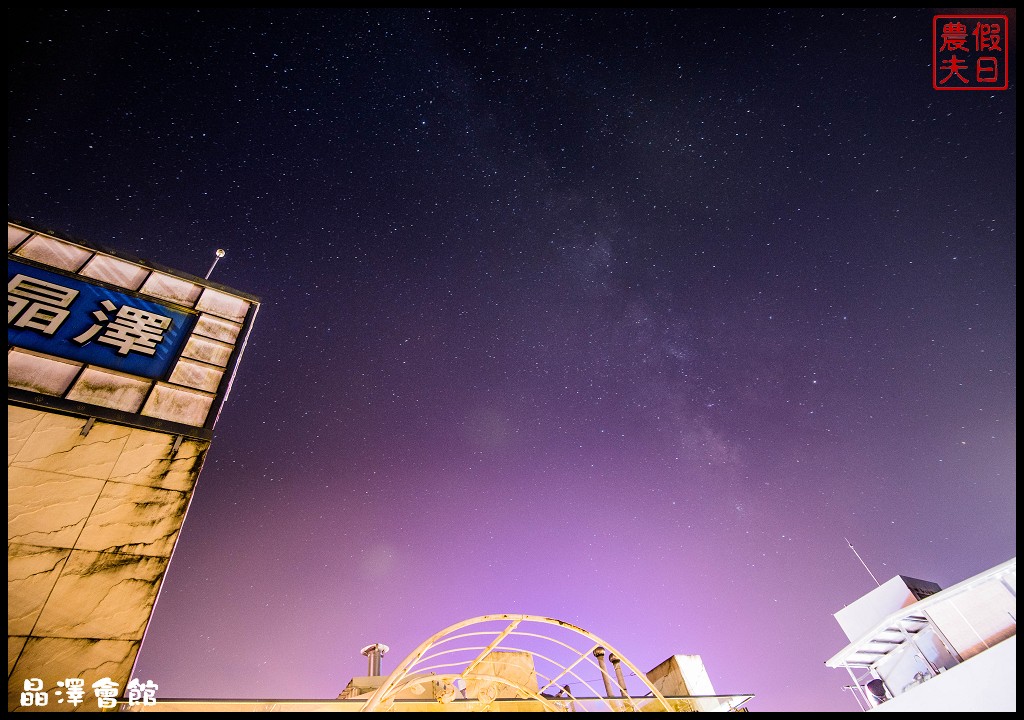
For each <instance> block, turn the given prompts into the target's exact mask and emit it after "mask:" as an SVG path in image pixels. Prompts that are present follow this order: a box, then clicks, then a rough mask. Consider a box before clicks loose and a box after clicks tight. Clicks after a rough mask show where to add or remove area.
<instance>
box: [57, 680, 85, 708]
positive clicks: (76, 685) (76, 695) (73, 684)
mask: <svg viewBox="0 0 1024 720" xmlns="http://www.w3.org/2000/svg"><path fill="white" fill-rule="evenodd" d="M57 685H59V686H61V687H63V688H64V697H65V698H66V699H67V701H68V705H74V706H75V707H78V706H79V705H81V704H82V700H83V699H84V698H85V680H83V679H82V678H67V679H65V680H64V681H63V682H61V681H60V680H58V681H57ZM57 692H60V691H59V690H58V691H57ZM59 702H64V701H63V700H60V701H59Z"/></svg>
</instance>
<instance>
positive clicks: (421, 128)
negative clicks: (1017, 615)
mask: <svg viewBox="0 0 1024 720" xmlns="http://www.w3.org/2000/svg"><path fill="white" fill-rule="evenodd" d="M937 12H940V11H939V10H933V9H917V10H888V11H887V10H884V9H877V8H876V9H870V10H859V9H858V10H847V11H845V12H843V11H838V10H828V11H821V10H797V11H781V10H734V9H731V10H704V11H692V10H675V11H672V10H622V9H614V10H605V11H597V10H583V9H578V10H551V11H547V10H530V9H517V10H501V11H497V10H496V11H488V10H481V9H463V10H455V9H438V10H426V9H379V10H339V9H296V10H289V9H240V10H217V9H211V10H205V9H204V10H198V9H174V10H166V9H165V10H139V9H117V10H102V9H83V10H65V9H54V8H41V9H35V10H17V11H10V10H9V11H8V184H9V187H8V202H7V207H8V218H9V220H14V221H21V222H24V223H27V224H29V225H31V226H33V227H36V228H37V229H49V230H52V231H54V232H56V233H58V234H62V235H64V236H68V237H72V238H81V239H83V240H86V241H89V242H92V243H95V244H99V245H101V246H106V247H110V248H113V249H116V250H119V251H123V252H125V253H128V254H133V255H135V256H137V257H140V258H142V259H145V260H149V261H152V262H155V263H159V264H162V265H166V266H169V267H172V268H175V269H178V270H181V271H184V272H187V273H191V274H193V275H197V276H199V277H202V276H203V275H205V273H206V271H207V270H208V269H209V267H210V265H211V263H212V261H213V259H214V251H215V250H216V249H217V248H219V247H222V248H224V249H226V250H227V255H226V257H224V258H223V259H222V260H221V261H220V262H219V263H218V264H217V266H216V268H215V270H214V273H213V275H212V277H211V279H212V280H215V281H217V282H220V283H223V284H225V285H228V286H230V287H233V288H236V289H238V290H242V291H245V292H248V293H252V294H254V295H257V296H258V297H260V299H261V301H262V306H261V308H260V311H259V314H258V315H257V317H256V321H255V325H254V327H253V331H252V334H251V336H250V340H249V344H248V346H247V348H246V351H245V354H244V356H243V358H242V361H241V364H240V366H239V369H238V372H237V375H236V379H235V384H234V387H233V389H232V393H231V395H230V397H229V398H228V401H227V403H226V405H225V406H224V409H223V412H222V413H221V416H220V420H219V424H218V425H217V427H216V430H215V433H214V440H213V445H212V447H211V450H210V452H209V455H208V457H207V461H206V464H205V466H204V468H203V471H202V475H201V477H200V480H199V483H198V486H197V489H196V492H195V495H194V497H193V500H192V503H191V506H190V508H189V512H188V516H187V518H186V520H185V524H184V526H183V529H182V531H181V535H180V538H179V542H178V544H177V547H176V549H175V552H174V556H173V559H172V561H171V564H170V568H169V570H168V573H167V575H166V577H165V581H164V585H163V589H162V591H161V594H160V597H159V600H158V602H157V605H156V609H155V612H154V615H153V619H152V622H151V624H150V626H149V629H148V632H147V635H146V638H145V641H144V643H143V646H142V650H141V652H140V655H139V661H138V664H137V667H136V671H135V675H136V676H137V677H139V678H141V679H143V680H146V679H149V680H152V681H153V682H155V683H156V684H157V685H159V688H160V690H159V691H158V696H159V697H165V698H170V697H214V698H216V697H221V698H232V697H236V698H244V697H250V698H334V697H336V696H337V695H338V693H339V692H340V691H341V689H342V688H343V687H344V685H345V683H346V682H347V681H348V680H349V678H350V677H352V676H353V675H363V674H365V672H366V660H365V658H363V657H362V656H360V655H359V649H360V648H361V647H363V646H364V645H367V644H369V643H373V642H383V643H387V644H388V645H390V646H391V653H390V654H389V655H388V656H386V657H385V658H384V662H383V666H384V670H385V671H390V670H391V669H393V668H394V667H395V666H396V665H397V664H398V663H399V662H400V661H401V660H402V659H403V658H404V657H405V655H406V654H407V653H408V652H409V651H411V650H412V649H413V648H414V647H415V646H416V645H418V644H419V643H420V642H421V641H422V640H424V639H426V637H428V636H429V635H431V634H432V633H434V632H436V631H438V630H441V629H442V628H444V627H446V626H448V625H450V624H452V623H455V622H457V621H460V620H463V619H467V618H470V617H474V616H478V615H483V614H488V613H503V612H512V613H529V614H535V615H547V616H552V617H556V618H559V619H562V620H565V621H568V622H571V623H574V624H576V625H579V626H581V627H583V628H586V629H587V630H590V631H592V632H594V633H596V634H597V635H598V636H600V637H602V638H603V639H605V640H607V641H608V642H609V643H610V644H611V645H613V646H615V647H616V648H618V649H620V650H621V651H622V652H623V653H624V654H625V656H626V657H627V658H628V659H629V660H631V661H632V662H634V663H635V664H636V665H638V666H639V667H640V668H641V669H645V670H646V669H648V668H651V667H654V666H655V665H656V664H658V663H659V662H661V661H662V660H664V659H665V658H667V657H668V656H669V655H672V654H675V653H682V654H690V653H694V654H699V655H701V656H702V657H703V659H704V663H705V665H706V667H707V669H708V672H709V674H710V676H711V679H712V681H713V683H714V685H715V689H716V690H717V691H718V692H720V693H723V694H726V693H736V694H739V693H753V694H755V695H756V697H755V698H754V699H753V700H752V701H751V702H750V703H749V704H748V707H749V708H750V709H751V710H753V711H775V710H824V711H856V710H857V709H858V706H857V703H856V701H855V700H854V698H853V697H852V695H851V694H850V693H849V692H847V691H844V690H843V686H844V685H846V684H848V683H849V681H850V680H849V677H848V676H847V674H846V673H845V672H843V671H841V670H831V669H829V668H827V667H825V665H824V662H825V660H827V659H828V658H829V657H831V656H832V655H833V654H835V653H836V652H838V651H839V650H840V649H842V648H843V646H845V645H846V643H847V640H846V637H845V635H844V634H843V633H842V631H841V630H840V628H839V625H838V624H837V623H836V621H835V618H834V617H833V613H835V612H836V611H837V610H839V609H841V608H842V607H843V606H844V605H845V604H847V603H849V602H852V601H853V600H855V599H857V598H858V597H860V596H861V595H863V594H865V593H866V592H868V591H870V590H871V589H872V588H874V587H875V583H874V581H873V580H872V579H871V576H870V575H869V574H868V572H867V571H866V570H865V568H864V566H863V565H861V563H860V562H859V561H858V559H857V557H856V555H855V554H854V553H853V552H851V550H850V548H849V546H848V545H847V543H846V541H845V540H844V538H849V540H850V541H851V542H852V543H853V544H854V546H855V547H856V549H857V551H858V552H859V553H860V555H861V557H862V558H863V559H864V562H865V563H866V564H867V566H868V567H869V568H870V570H871V571H872V572H873V573H874V574H875V576H877V577H878V579H879V580H880V581H882V582H884V581H885V580H887V579H889V578H891V577H893V576H895V575H897V574H903V575H909V576H911V577H917V578H921V579H925V580H931V581H934V582H937V583H939V584H940V585H942V586H943V587H948V586H950V585H953V584H955V583H957V582H959V581H961V580H964V579H966V578H968V577H970V576H972V575H975V574H977V573H980V572H982V571H984V570H986V569H988V568H990V567H992V566H994V565H996V564H999V563H1001V562H1004V561H1006V560H1008V559H1010V558H1011V557H1014V556H1015V555H1016V439H1015V435H1016V419H1015V418H1016V310H1015V304H1016V202H1015V199H1014V198H1015V192H1016V169H1015V168H1016V124H1017V117H1016V83H1015V80H1016V78H1015V62H1016V60H1015V56H1016V38H1015V27H1016V19H1015V13H1014V11H1013V10H1010V16H1011V21H1010V22H1011V37H1010V38H1008V42H1009V46H1010V67H1011V74H1010V87H1009V89H1008V90H1006V91H985V92H942V91H936V90H934V89H933V88H932V78H931V47H932V46H931V40H932V38H931V24H932V16H933V15H934V14H936V13H937ZM595 679H596V678H595Z"/></svg>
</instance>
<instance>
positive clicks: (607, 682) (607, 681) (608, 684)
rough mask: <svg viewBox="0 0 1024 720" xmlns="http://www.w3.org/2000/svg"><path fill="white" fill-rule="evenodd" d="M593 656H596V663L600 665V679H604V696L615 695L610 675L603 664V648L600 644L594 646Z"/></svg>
mask: <svg viewBox="0 0 1024 720" xmlns="http://www.w3.org/2000/svg"><path fill="white" fill-rule="evenodd" d="M594 657H596V658H597V664H598V665H600V666H601V679H602V680H604V691H605V692H606V693H608V694H607V696H606V697H615V694H614V693H613V692H612V681H611V677H610V676H609V675H608V669H607V668H606V667H605V665H604V648H603V647H601V646H600V645H598V646H597V647H596V648H594Z"/></svg>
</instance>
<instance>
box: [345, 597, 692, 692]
mask: <svg viewBox="0 0 1024 720" xmlns="http://www.w3.org/2000/svg"><path fill="white" fill-rule="evenodd" d="M501 622H505V623H506V624H505V627H504V629H499V630H484V629H473V630H471V631H466V632H460V631H463V630H464V629H465V628H470V627H472V626H475V625H483V624H485V623H501ZM531 625H540V626H541V628H540V629H538V630H537V631H536V632H533V631H530V629H532V628H531V627H530V626H531ZM524 626H526V627H524ZM528 628H529V629H528ZM548 628H559V629H561V630H563V631H568V634H569V637H570V638H577V639H579V640H582V643H580V644H579V646H578V647H574V646H573V645H572V644H570V643H569V642H564V641H562V640H560V639H557V638H555V637H552V636H551V632H550V630H549V631H548V633H544V632H543V631H544V630H547V629H548ZM481 637H491V638H492V639H491V640H490V642H489V643H487V644H485V645H478V644H475V643H478V642H480V640H479V639H478V638H481ZM514 638H532V639H533V640H541V641H547V642H550V643H552V644H553V645H554V646H556V648H560V649H558V650H556V652H560V653H562V655H563V656H565V657H566V658H568V659H554V658H552V657H549V656H548V655H547V654H541V653H538V652H536V651H535V650H527V649H524V648H522V647H513V646H511V645H509V644H506V643H507V641H512V642H515V641H514ZM459 641H468V642H470V643H473V644H469V645H466V646H461V645H460V646H458V647H452V646H451V645H449V644H450V643H458V642H459ZM439 646H441V647H439ZM599 649H603V650H604V651H605V652H606V653H608V655H609V657H615V658H617V659H618V661H619V662H621V663H622V664H623V665H625V666H626V667H628V668H629V669H630V671H631V672H632V673H633V675H635V677H636V678H637V680H638V681H639V682H640V683H642V684H643V686H644V687H645V688H646V691H647V692H646V693H645V694H643V695H641V696H636V697H634V696H633V695H630V693H629V691H628V690H627V688H626V687H625V685H624V683H620V682H617V681H616V678H615V677H613V676H612V674H611V672H610V671H609V670H608V669H607V668H606V667H604V663H603V661H600V660H599V661H598V662H595V657H596V656H595V654H594V653H595V651H596V650H599ZM501 650H503V651H507V652H528V653H530V655H531V656H532V657H533V658H535V659H539V660H542V661H544V662H545V663H546V664H547V665H550V666H553V668H554V670H553V671H552V674H551V675H545V674H542V673H541V671H540V670H538V669H537V668H536V666H535V667H534V673H535V674H536V676H537V679H538V683H537V684H538V689H537V690H533V689H531V688H529V687H526V686H523V685H522V684H520V683H518V682H516V681H515V680H512V679H510V678H504V677H498V676H495V675H490V674H483V673H481V672H478V671H476V668H477V667H478V666H479V665H480V664H481V662H482V661H483V660H484V659H485V658H486V657H487V656H488V655H489V654H490V653H492V652H495V651H501ZM431 651H434V652H431ZM566 651H568V652H566ZM466 652H473V653H474V654H473V656H472V659H469V660H458V661H454V662H447V661H446V660H447V659H448V658H447V657H446V656H450V655H455V654H456V653H466ZM434 660H440V662H436V663H435V662H432V661H434ZM587 663H589V665H590V666H591V667H592V668H593V669H595V670H597V671H598V672H599V673H601V675H602V680H604V685H605V687H606V688H611V687H613V686H617V687H619V688H620V690H621V693H622V694H621V696H620V697H606V696H605V695H602V694H601V693H600V692H598V691H597V690H595V689H594V688H593V687H591V685H590V682H591V681H589V680H585V679H584V678H583V677H581V676H580V675H579V674H577V669H578V668H579V667H581V666H582V667H586V664H587ZM547 665H546V666H545V667H547ZM588 669H589V668H588ZM588 674H589V673H588ZM570 676H571V677H573V678H575V680H576V682H575V683H574V684H582V685H583V687H585V688H586V689H587V690H588V691H589V692H590V693H591V694H590V695H589V696H587V697H586V700H587V701H588V702H587V704H591V703H592V702H593V701H594V700H599V701H603V707H601V709H600V712H608V711H612V712H622V711H634V710H636V709H637V707H636V703H635V699H639V698H641V697H642V698H643V699H645V700H646V701H647V702H648V703H654V704H655V705H660V706H661V708H660V709H662V710H664V711H667V712H671V711H672V707H671V705H670V704H669V702H668V701H667V700H666V699H665V696H664V695H662V694H661V693H660V692H659V691H658V689H657V688H656V687H654V685H653V684H651V682H650V681H649V680H648V679H647V675H646V674H645V673H643V672H641V671H640V670H639V669H637V667H636V666H635V665H633V663H631V662H630V661H629V660H627V659H626V658H625V656H624V655H622V653H620V652H619V651H618V650H616V649H614V648H613V647H612V646H611V645H609V644H608V643H606V642H605V641H604V640H602V639H601V638H599V637H597V636H596V635H594V634H593V633H591V632H588V631H587V630H584V629H583V628H580V627H577V626H575V625H572V624H571V623H567V622H565V621H563V620H557V619H555V618H549V617H544V616H539V615H522V614H509V613H506V614H500V615H481V616H479V617H475V618H470V619H468V620H463V621H462V622H458V623H455V624H454V625H450V626H449V627H447V628H445V629H444V630H441V631H440V632H438V633H435V634H434V635H431V636H430V637H429V638H427V639H426V640H425V641H423V643H421V644H420V645H419V647H417V648H416V649H415V650H413V651H412V652H411V653H409V655H408V656H407V657H406V658H405V659H404V660H403V661H402V662H401V663H399V665H398V667H396V668H395V670H394V671H393V672H392V673H391V674H390V675H389V676H388V678H387V680H385V681H384V683H383V684H382V685H381V686H380V687H379V688H378V689H377V690H376V691H375V692H374V693H373V694H372V695H371V696H370V698H369V699H368V700H367V701H366V703H365V705H364V706H363V708H362V711H363V712H375V711H389V710H392V709H393V708H394V702H395V700H396V699H397V698H398V695H399V694H400V693H403V692H405V691H411V692H414V693H417V694H419V693H425V691H426V688H422V687H421V686H423V685H427V684H431V685H432V686H433V687H434V688H435V690H434V695H435V699H436V700H437V701H438V702H440V703H447V702H452V701H454V700H455V699H456V696H457V695H458V694H459V693H460V688H459V687H458V684H459V681H461V684H462V686H463V687H466V681H467V680H470V681H475V682H485V683H490V684H491V685H490V686H489V687H491V688H496V687H497V686H498V685H504V686H506V687H509V688H512V689H513V690H515V691H516V694H517V697H520V698H529V699H531V700H534V701H536V702H538V703H540V705H541V706H542V707H543V709H544V710H546V711H549V712H565V711H566V710H569V709H575V708H576V705H575V703H576V700H577V697H576V696H574V695H573V694H572V692H571V691H570V690H569V687H570V686H569V685H566V686H564V687H563V688H561V689H560V692H559V694H558V695H557V696H552V695H547V694H545V691H547V690H549V689H551V688H557V683H558V682H559V681H560V680H562V679H563V678H567V677H570ZM542 682H543V683H544V684H543V685H541V683H542ZM485 687H487V686H485ZM438 688H440V690H438ZM468 699H476V700H479V701H480V702H482V703H483V704H484V705H485V706H489V705H490V704H491V702H493V701H494V700H495V699H496V696H490V695H489V694H488V693H486V692H482V693H481V694H480V695H479V696H478V697H477V698H468ZM580 699H582V698H580ZM579 709H580V710H583V711H587V708H586V706H585V705H584V704H582V703H581V704H580V706H579ZM646 709H654V708H646Z"/></svg>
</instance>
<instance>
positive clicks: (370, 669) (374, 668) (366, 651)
mask: <svg viewBox="0 0 1024 720" xmlns="http://www.w3.org/2000/svg"><path fill="white" fill-rule="evenodd" d="M390 649H391V648H389V647H388V646H387V645H385V644H384V643H374V644H373V645H367V646H366V647H364V648H363V649H362V650H360V651H359V654H360V655H365V656H366V659H367V670H366V674H367V675H369V676H370V677H378V676H379V675H380V659H381V658H382V657H384V654H385V653H386V652H387V651H388V650H390Z"/></svg>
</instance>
